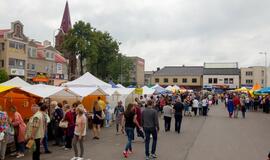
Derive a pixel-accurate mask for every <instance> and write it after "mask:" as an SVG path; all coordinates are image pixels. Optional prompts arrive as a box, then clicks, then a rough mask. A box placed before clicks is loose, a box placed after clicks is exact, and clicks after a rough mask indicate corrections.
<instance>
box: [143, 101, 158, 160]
mask: <svg viewBox="0 0 270 160" xmlns="http://www.w3.org/2000/svg"><path fill="white" fill-rule="evenodd" d="M153 107H154V106H153V102H152V101H151V100H149V101H148V102H147V105H146V108H145V109H144V111H143V112H142V126H143V129H144V132H145V156H146V160H149V159H150V158H157V155H156V146H157V132H158V131H159V122H158V112H157V110H155V109H154V108H153ZM150 135H152V137H153V143H152V150H151V155H150V154H149V144H150Z"/></svg>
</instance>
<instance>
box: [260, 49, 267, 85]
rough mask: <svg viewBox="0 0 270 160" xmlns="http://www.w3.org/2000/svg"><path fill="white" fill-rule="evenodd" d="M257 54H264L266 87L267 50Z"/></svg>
mask: <svg viewBox="0 0 270 160" xmlns="http://www.w3.org/2000/svg"><path fill="white" fill-rule="evenodd" d="M259 54H262V55H264V63H265V64H264V67H265V71H264V72H265V73H264V77H265V78H264V87H267V67H268V66H267V54H268V53H267V52H260V53H259Z"/></svg>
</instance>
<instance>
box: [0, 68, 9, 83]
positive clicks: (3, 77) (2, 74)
mask: <svg viewBox="0 0 270 160" xmlns="http://www.w3.org/2000/svg"><path fill="white" fill-rule="evenodd" d="M7 80H8V73H7V72H6V70H4V69H0V83H3V82H5V81H7Z"/></svg>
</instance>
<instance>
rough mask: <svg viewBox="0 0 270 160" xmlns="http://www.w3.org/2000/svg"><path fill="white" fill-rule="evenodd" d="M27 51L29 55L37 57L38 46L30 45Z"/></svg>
mask: <svg viewBox="0 0 270 160" xmlns="http://www.w3.org/2000/svg"><path fill="white" fill-rule="evenodd" d="M27 53H28V56H29V57H37V49H36V48H32V47H29V48H28V51H27Z"/></svg>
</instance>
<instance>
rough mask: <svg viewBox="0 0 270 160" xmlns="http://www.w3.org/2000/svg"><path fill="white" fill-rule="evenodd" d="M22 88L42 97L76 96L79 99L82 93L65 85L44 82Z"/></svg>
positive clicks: (67, 97) (66, 97)
mask: <svg viewBox="0 0 270 160" xmlns="http://www.w3.org/2000/svg"><path fill="white" fill-rule="evenodd" d="M21 89H22V90H24V91H26V92H29V93H32V94H34V95H37V96H40V97H42V98H52V99H57V98H65V99H69V98H75V99H79V98H80V95H79V94H76V93H75V92H72V91H70V90H69V89H66V88H64V87H56V86H50V85H44V84H38V85H32V86H27V87H22V88H21Z"/></svg>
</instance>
